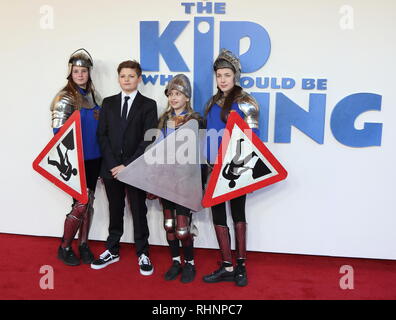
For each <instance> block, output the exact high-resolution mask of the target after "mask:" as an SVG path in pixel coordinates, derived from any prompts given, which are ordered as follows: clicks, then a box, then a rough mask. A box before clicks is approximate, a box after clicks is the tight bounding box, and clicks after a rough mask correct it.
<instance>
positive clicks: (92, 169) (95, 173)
mask: <svg viewBox="0 0 396 320" xmlns="http://www.w3.org/2000/svg"><path fill="white" fill-rule="evenodd" d="M101 162H102V158H98V159H92V160H84V166H85V179H86V180H87V188H88V189H90V190H92V191H93V192H95V189H96V183H97V182H98V177H99V172H100V164H101Z"/></svg>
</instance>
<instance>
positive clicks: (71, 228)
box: [61, 201, 87, 248]
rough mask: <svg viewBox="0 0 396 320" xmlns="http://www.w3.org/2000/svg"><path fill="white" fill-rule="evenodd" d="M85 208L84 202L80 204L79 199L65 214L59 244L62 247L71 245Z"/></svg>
mask: <svg viewBox="0 0 396 320" xmlns="http://www.w3.org/2000/svg"><path fill="white" fill-rule="evenodd" d="M86 210H87V205H86V204H82V203H81V202H79V201H76V202H75V203H74V205H73V208H72V211H71V212H70V213H69V214H68V215H67V216H66V220H65V226H64V230H63V238H62V245H61V247H62V248H68V247H70V246H71V243H72V241H73V239H74V236H75V235H76V233H77V230H78V228H79V227H80V224H81V221H82V219H83V216H84V214H85V212H86Z"/></svg>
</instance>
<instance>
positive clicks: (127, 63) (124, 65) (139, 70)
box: [117, 60, 142, 77]
mask: <svg viewBox="0 0 396 320" xmlns="http://www.w3.org/2000/svg"><path fill="white" fill-rule="evenodd" d="M123 68H129V69H134V70H135V71H136V74H137V76H138V77H140V76H141V75H142V68H141V67H140V63H139V62H137V61H136V60H127V61H123V62H121V63H120V64H119V65H118V68H117V72H118V74H120V72H121V69H123Z"/></svg>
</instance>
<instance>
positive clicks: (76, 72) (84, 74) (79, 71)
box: [72, 66, 89, 88]
mask: <svg viewBox="0 0 396 320" xmlns="http://www.w3.org/2000/svg"><path fill="white" fill-rule="evenodd" d="M72 79H73V81H74V83H75V84H76V85H78V86H79V87H81V88H85V87H86V85H87V82H88V80H89V71H88V68H86V67H80V66H73V69H72Z"/></svg>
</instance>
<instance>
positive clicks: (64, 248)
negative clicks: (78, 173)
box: [48, 49, 101, 266]
mask: <svg viewBox="0 0 396 320" xmlns="http://www.w3.org/2000/svg"><path fill="white" fill-rule="evenodd" d="M92 66H93V63H92V58H91V56H90V54H89V53H88V52H87V51H86V50H85V49H79V50H77V51H75V52H74V53H73V54H72V55H71V57H70V59H69V71H68V76H67V80H68V82H67V84H66V86H65V87H64V88H63V89H62V90H61V91H60V92H58V93H57V95H56V96H55V98H54V100H53V101H52V104H51V113H52V128H53V132H54V134H56V133H57V132H58V131H59V130H60V128H61V127H62V126H63V125H64V124H65V122H66V121H67V119H68V118H69V117H70V116H71V115H72V113H73V112H74V111H76V110H78V111H79V112H80V117H81V131H82V140H83V150H84V165H85V175H86V180H87V181H86V182H87V188H88V203H86V204H83V203H81V202H79V201H77V200H76V199H73V204H72V210H71V211H70V213H69V214H67V215H66V219H65V223H64V231H63V237H62V241H61V245H60V246H59V248H58V258H59V259H60V260H62V261H63V262H64V263H65V264H66V265H70V266H76V265H79V264H80V259H78V258H77V256H76V254H75V253H74V251H73V249H72V246H71V245H72V241H73V239H74V237H75V235H76V233H77V231H79V235H78V249H79V254H80V258H81V260H82V262H83V263H84V264H90V263H91V262H92V261H93V259H94V257H93V254H92V252H91V250H90V248H89V246H88V233H89V229H90V225H91V219H92V215H93V201H94V192H95V188H96V183H97V180H98V176H99V170H100V164H101V153H100V149H99V144H98V140H97V137H96V130H97V125H98V119H99V111H100V107H99V105H98V103H100V101H99V99H98V96H97V95H96V92H95V89H94V86H93V83H92V79H91V75H90V72H91V68H92ZM48 161H53V160H50V159H48Z"/></svg>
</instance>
